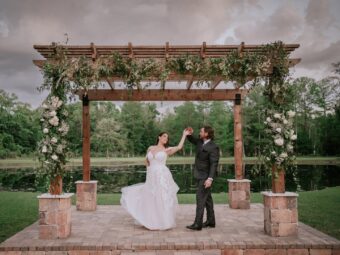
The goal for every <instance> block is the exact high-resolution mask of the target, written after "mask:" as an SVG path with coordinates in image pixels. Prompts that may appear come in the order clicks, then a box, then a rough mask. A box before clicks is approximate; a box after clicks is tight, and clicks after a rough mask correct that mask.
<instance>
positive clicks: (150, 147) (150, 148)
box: [147, 145, 155, 151]
mask: <svg viewBox="0 0 340 255" xmlns="http://www.w3.org/2000/svg"><path fill="white" fill-rule="evenodd" d="M154 147H155V145H151V146H149V148H148V150H147V151H150V150H152V149H153V148H154Z"/></svg>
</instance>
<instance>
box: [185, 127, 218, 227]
mask: <svg viewBox="0 0 340 255" xmlns="http://www.w3.org/2000/svg"><path fill="white" fill-rule="evenodd" d="M187 130H188V131H189V132H190V134H189V135H188V136H187V138H188V140H189V141H190V142H191V143H192V144H194V145H195V146H196V157H195V167H194V168H195V172H194V175H195V178H196V179H197V191H196V218H195V221H194V223H193V224H192V225H190V226H187V228H189V229H192V230H201V229H202V227H203V228H207V227H211V228H214V227H215V214H214V203H213V200H212V197H211V185H212V182H213V180H214V177H215V174H216V171H217V166H218V161H219V158H220V153H219V147H218V146H217V145H216V144H215V143H214V142H213V139H214V130H213V128H212V127H210V126H204V127H202V128H201V130H200V134H199V138H196V137H193V136H192V133H193V129H192V128H191V127H188V128H187ZM204 208H207V221H206V222H204V223H203V214H204Z"/></svg>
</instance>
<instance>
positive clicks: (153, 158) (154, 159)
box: [147, 151, 168, 166]
mask: <svg viewBox="0 0 340 255" xmlns="http://www.w3.org/2000/svg"><path fill="white" fill-rule="evenodd" d="M147 157H148V160H149V162H150V166H151V165H156V164H157V165H159V164H161V165H165V163H166V159H167V157H168V154H167V153H166V152H165V151H157V152H156V153H155V154H153V153H152V152H151V151H149V152H148V154H147Z"/></svg>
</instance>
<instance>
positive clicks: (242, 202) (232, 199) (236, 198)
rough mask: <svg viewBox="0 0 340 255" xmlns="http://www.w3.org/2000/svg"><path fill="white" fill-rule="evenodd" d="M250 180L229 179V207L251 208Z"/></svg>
mask: <svg viewBox="0 0 340 255" xmlns="http://www.w3.org/2000/svg"><path fill="white" fill-rule="evenodd" d="M250 182H251V181H250V180H248V179H242V180H236V179H228V183H229V184H228V198H229V207H230V208H233V209H249V208H250Z"/></svg>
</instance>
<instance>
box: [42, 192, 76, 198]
mask: <svg viewBox="0 0 340 255" xmlns="http://www.w3.org/2000/svg"><path fill="white" fill-rule="evenodd" d="M73 195H74V193H62V194H60V195H52V194H51V193H43V194H41V195H39V196H37V198H39V199H41V198H70V197H72V196H73Z"/></svg>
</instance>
